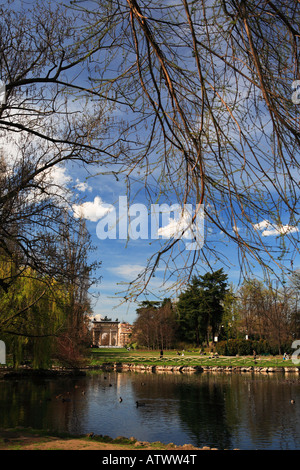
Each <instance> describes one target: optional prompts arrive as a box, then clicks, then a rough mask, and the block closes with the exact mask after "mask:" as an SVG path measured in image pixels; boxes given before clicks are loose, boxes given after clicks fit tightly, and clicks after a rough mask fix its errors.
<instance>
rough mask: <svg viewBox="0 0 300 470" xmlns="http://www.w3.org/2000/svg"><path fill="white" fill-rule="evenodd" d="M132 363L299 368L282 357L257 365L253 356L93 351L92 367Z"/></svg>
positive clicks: (266, 358) (260, 359)
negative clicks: (216, 356) (161, 355)
mask: <svg viewBox="0 0 300 470" xmlns="http://www.w3.org/2000/svg"><path fill="white" fill-rule="evenodd" d="M115 362H117V363H130V364H145V365H170V366H174V365H178V366H179V365H180V366H221V367H224V366H225V367H226V366H232V367H239V366H240V367H251V366H256V367H297V366H296V365H295V364H293V362H292V361H291V359H289V360H283V358H282V356H257V360H256V363H254V359H253V357H252V356H219V357H218V358H215V357H212V356H210V355H209V354H206V355H200V354H199V352H192V351H185V352H184V356H182V355H181V354H180V355H178V354H177V351H164V354H163V358H162V359H161V358H160V351H152V350H151V351H149V350H130V351H128V350H127V349H125V348H124V349H123V348H122V349H121V348H120V349H116V348H103V349H101V348H99V349H98V348H96V349H92V350H91V359H90V363H91V365H94V366H97V365H102V364H104V363H115Z"/></svg>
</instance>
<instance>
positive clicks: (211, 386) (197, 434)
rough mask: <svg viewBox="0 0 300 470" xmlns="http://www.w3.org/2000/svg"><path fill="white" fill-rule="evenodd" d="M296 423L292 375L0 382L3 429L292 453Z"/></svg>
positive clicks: (299, 401) (297, 444)
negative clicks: (282, 450) (20, 427)
mask: <svg viewBox="0 0 300 470" xmlns="http://www.w3.org/2000/svg"><path fill="white" fill-rule="evenodd" d="M120 397H121V398H122V401H120ZM62 398H64V400H62ZM291 399H294V400H295V404H291ZM136 401H138V402H141V403H142V404H143V406H138V407H137V406H136ZM299 422H300V380H299V378H298V375H294V374H288V375H283V374H281V373H275V374H269V375H260V374H248V373H245V374H238V373H237V374H235V373H233V374H225V373H224V374H222V373H211V372H210V373H202V374H193V375H184V374H141V373H132V372H123V373H118V372H107V373H104V372H93V373H88V374H87V376H86V377H78V378H72V379H71V378H65V379H38V380H37V379H35V380H30V381H29V380H28V379H19V380H9V381H8V380H2V381H0V427H5V428H8V427H14V426H25V427H27V426H30V427H33V428H35V429H49V430H56V431H67V432H71V433H79V434H82V433H88V432H94V433H95V434H102V435H109V436H111V437H113V438H115V437H117V436H126V437H131V436H134V437H135V438H137V439H140V440H146V441H151V442H153V441H161V442H164V443H169V442H173V443H174V444H178V445H180V444H181V445H182V444H187V443H189V444H193V445H195V446H197V447H202V446H206V445H207V446H211V447H217V448H218V449H234V448H239V449H289V450H292V449H300V425H299Z"/></svg>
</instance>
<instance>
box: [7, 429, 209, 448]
mask: <svg viewBox="0 0 300 470" xmlns="http://www.w3.org/2000/svg"><path fill="white" fill-rule="evenodd" d="M192 449H195V450H211V449H210V448H209V447H203V448H197V447H194V446H193V445H191V444H185V445H183V446H177V445H175V444H172V443H170V444H163V443H161V442H152V443H150V442H145V441H138V440H137V439H135V438H134V437H130V438H127V437H123V436H120V437H117V438H115V439H112V438H111V437H109V436H102V435H93V434H92V435H80V436H78V435H70V434H66V433H55V432H52V433H51V432H49V431H41V430H34V429H31V428H15V429H0V450H14V451H16V450H102V451H106V450H109V451H120V450H123V451H124V450H148V451H149V450H150V451H158V450H173V451H178V450H192Z"/></svg>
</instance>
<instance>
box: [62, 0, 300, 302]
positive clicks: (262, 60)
mask: <svg viewBox="0 0 300 470" xmlns="http://www.w3.org/2000/svg"><path fill="white" fill-rule="evenodd" d="M71 8H72V9H74V10H75V11H76V12H78V13H81V14H82V15H83V18H84V26H83V28H82V35H81V38H82V39H81V41H82V42H81V43H82V44H89V45H90V51H91V55H90V62H89V68H88V72H89V81H90V89H92V90H93V91H94V92H95V93H98V95H99V97H100V98H101V97H102V99H103V98H104V97H105V99H106V100H107V101H108V102H111V103H114V105H115V110H114V112H113V125H112V126H111V130H110V133H109V135H108V136H107V138H106V140H105V143H106V145H107V146H106V148H107V149H109V151H110V153H114V158H111V157H110V158H109V159H105V156H104V158H103V159H102V161H101V164H102V169H101V170H100V171H101V173H105V165H106V166H107V174H113V175H115V176H116V178H117V179H120V178H122V176H123V177H124V180H125V181H126V185H127V188H128V194H129V195H130V196H132V197H135V196H136V195H137V194H138V191H141V190H144V194H145V195H146V196H147V197H148V201H149V207H150V204H151V203H154V202H155V203H158V202H164V203H168V202H170V203H176V202H177V203H179V204H180V205H181V206H183V205H184V204H192V206H193V217H192V222H189V227H191V226H192V224H193V222H195V221H196V220H197V214H198V211H199V208H200V207H201V206H204V214H205V226H206V232H205V239H204V243H203V246H201V247H200V248H199V249H197V248H196V249H195V250H192V251H188V250H186V249H185V246H184V245H183V243H182V239H183V237H182V236H181V237H177V238H179V240H178V239H176V237H169V238H168V239H167V240H163V241H160V242H158V243H157V244H156V245H154V243H153V246H154V248H153V256H152V257H151V258H150V259H149V260H148V264H147V266H146V267H145V270H144V271H143V272H142V273H140V275H139V277H138V278H137V279H136V282H135V283H131V284H130V290H129V292H130V293H131V294H132V295H135V294H139V293H140V292H142V291H143V290H145V289H146V288H147V285H148V283H149V280H150V279H151V278H152V276H153V275H154V274H155V271H156V270H157V269H158V268H159V269H162V267H163V266H165V267H166V271H165V272H166V279H167V278H168V277H169V276H170V277H171V276H172V275H177V279H178V282H179V284H185V283H186V282H187V280H188V279H189V278H190V276H191V274H192V272H193V271H194V270H195V269H197V268H200V267H201V266H204V269H205V270H207V269H208V268H211V269H212V270H214V266H215V263H216V262H218V263H219V264H218V266H220V265H221V266H226V267H230V266H232V263H231V261H232V260H231V259H230V258H228V257H227V255H226V246H227V244H228V243H233V244H234V245H235V247H236V251H237V254H238V261H239V265H240V269H241V276H242V277H243V276H248V275H249V272H250V271H251V270H252V269H253V266H254V267H256V266H257V265H259V266H260V267H261V268H262V270H263V271H264V272H265V274H266V275H268V274H269V275H270V273H272V272H276V271H277V269H279V270H280V269H285V270H286V271H292V270H293V268H294V266H293V263H294V260H295V259H296V257H297V255H298V253H299V243H298V241H299V229H298V221H299V211H298V209H299V186H298V183H299V143H300V134H299V92H298V88H297V87H298V86H299V84H300V82H299V79H300V74H299V41H300V10H299V2H298V1H297V0H292V1H290V2H286V1H285V0H276V1H271V0H255V1H248V0H228V1H224V0H179V1H177V2H171V1H169V2H161V1H160V0H154V1H151V2H148V1H145V0H106V1H98V0H94V1H92V2H88V1H86V2H85V1H83V0H78V1H77V0H74V1H73V2H72V5H71ZM96 46H97V51H95V49H96ZM186 230H187V227H185V228H184V229H183V232H185V231H186ZM268 235H274V236H275V238H270V237H268ZM270 240H271V241H270Z"/></svg>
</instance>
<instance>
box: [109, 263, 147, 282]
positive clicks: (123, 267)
mask: <svg viewBox="0 0 300 470" xmlns="http://www.w3.org/2000/svg"><path fill="white" fill-rule="evenodd" d="M144 269H145V266H142V265H140V264H120V266H116V267H113V268H109V271H110V272H112V273H113V274H116V275H118V276H120V277H122V278H124V279H128V278H130V279H132V278H135V277H137V276H138V275H139V274H140V273H141V272H142V271H143V270H144Z"/></svg>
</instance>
